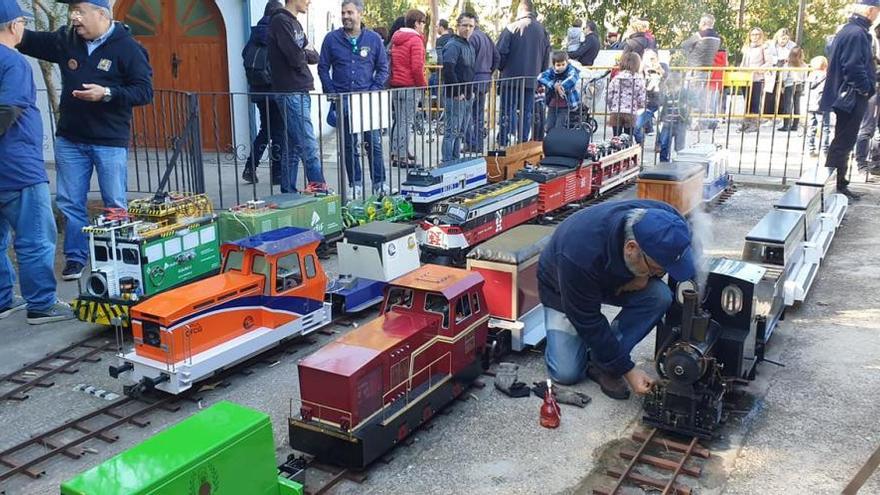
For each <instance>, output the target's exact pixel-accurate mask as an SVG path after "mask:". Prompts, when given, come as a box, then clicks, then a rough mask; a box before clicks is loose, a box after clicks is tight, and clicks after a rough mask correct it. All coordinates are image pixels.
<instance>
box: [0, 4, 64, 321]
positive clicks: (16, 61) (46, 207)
mask: <svg viewBox="0 0 880 495" xmlns="http://www.w3.org/2000/svg"><path fill="white" fill-rule="evenodd" d="M26 17H31V16H30V15H28V14H26V13H25V12H24V11H22V10H21V7H19V6H18V3H17V1H16V0H0V156H2V157H4V162H3V166H2V167H0V319H2V318H6V317H8V316H10V315H11V314H12V313H15V312H16V311H19V310H22V309H25V307H26V308H27V321H28V323H30V324H33V325H36V324H41V323H49V322H52V321H61V320H69V319H71V318H73V311H72V310H71V309H70V306H68V305H67V304H64V303H62V302H59V301H58V298H57V296H56V293H55V287H56V286H55V270H54V267H55V263H54V261H55V237H56V233H55V217H54V216H53V215H52V200H51V198H50V197H49V177H48V176H47V175H46V168H45V165H44V163H43V121H42V119H41V118H40V111H39V110H37V105H36V103H37V90H36V87H35V86H34V74H33V71H31V66H30V64H28V62H27V60H25V58H24V57H23V56H21V54H19V53H18V52H16V51H15V45H17V44H18V43H19V42H20V41H21V37H22V35H23V34H24V30H25V29H24V26H25V21H26V19H25V18H26ZM12 232H15V242H14V244H13V246H14V248H15V256H16V258H17V259H18V265H19V267H20V268H22V269H21V270H19V274H20V277H19V278H20V284H21V294H22V296H24V297H21V296H16V295H15V294H13V286H14V285H15V270H14V269H13V267H12V263H11V262H10V261H9V256H8V254H7V251H8V247H9V240H10V237H11V234H12Z"/></svg>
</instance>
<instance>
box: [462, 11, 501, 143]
mask: <svg viewBox="0 0 880 495" xmlns="http://www.w3.org/2000/svg"><path fill="white" fill-rule="evenodd" d="M477 23H478V24H477V29H475V30H474V33H473V34H472V35H471V37H470V38H468V43H470V45H471V46H472V47H473V48H474V57H475V59H474V81H477V84H476V85H474V87H475V94H474V103H473V109H472V110H473V116H472V118H471V119H470V120H469V121H468V129H467V135H466V142H467V148H468V151H473V152H477V153H481V154H482V152H483V139H484V138H485V137H486V136H485V133H486V128H485V127H486V124H485V120H486V119H485V113H486V93H488V92H489V81H491V80H492V73H493V72H495V70H496V69H498V65H500V63H501V54H499V53H498V48H496V47H495V43H493V42H492V40H491V39H490V38H489V36H488V35H486V33H484V32H483V31H481V30H480V27H479V19H478V20H477Z"/></svg>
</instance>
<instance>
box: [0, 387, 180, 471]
mask: <svg viewBox="0 0 880 495" xmlns="http://www.w3.org/2000/svg"><path fill="white" fill-rule="evenodd" d="M179 400H180V398H178V397H174V396H170V395H169V396H164V397H161V398H158V399H148V398H134V397H123V398H122V399H119V400H117V401H116V402H114V403H112V404H110V405H108V406H104V407H102V408H100V409H97V410H94V411H92V412H89V413H87V414H84V415H82V416H80V417H78V418H75V419H72V420H69V421H66V422H64V423H63V424H61V425H60V426H57V427H55V428H52V429H51V430H48V431H45V432H43V433H40V434H38V435H34V436H33V437H31V438H30V439H28V440H25V441H24V442H21V443H19V444H17V445H14V446H12V447H10V448H8V449H6V450H4V451H2V452H0V465H2V466H3V467H4V468H5V470H3V471H0V481H4V480H7V479H9V478H12V477H13V476H15V475H17V474H24V475H26V476H28V477H30V478H31V479H37V478H40V477H41V476H43V475H44V474H46V471H45V470H42V469H40V468H39V466H40V465H41V464H43V463H45V462H46V461H47V460H48V459H51V458H53V457H57V456H59V455H63V456H65V457H67V458H69V459H79V458H80V457H82V456H83V455H84V454H85V453H87V452H89V450H87V449H86V448H85V447H84V446H83V444H85V443H86V442H88V441H89V440H92V439H97V440H100V441H102V442H104V443H114V442H116V441H117V440H118V439H119V436H118V435H117V434H114V433H113V430H114V429H116V428H119V427H120V426H122V425H125V424H132V425H135V426H137V427H139V428H144V427H146V426H148V425H149V424H150V421H148V420H144V419H141V417H142V416H145V415H147V414H148V413H151V412H153V411H155V410H157V409H162V410H165V411H168V412H176V411H178V410H179V409H180V406H179V405H178V404H177V402H178V401H179Z"/></svg>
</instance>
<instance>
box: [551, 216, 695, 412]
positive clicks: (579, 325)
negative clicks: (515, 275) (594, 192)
mask: <svg viewBox="0 0 880 495" xmlns="http://www.w3.org/2000/svg"><path fill="white" fill-rule="evenodd" d="M693 251H694V249H693V247H692V242H691V232H690V229H689V228H688V225H687V222H686V221H685V220H684V218H683V217H682V216H681V215H680V214H679V213H678V212H677V211H676V210H675V209H674V208H673V207H671V206H670V205H668V204H666V203H661V202H659V201H649V200H633V201H613V202H608V203H604V204H600V205H597V206H593V207H590V208H587V209H585V210H583V211H580V212H578V213H576V214H574V215H572V216H571V217H569V218H567V219H566V220H565V221H564V222H562V223H561V224H560V225H559V227H558V228H557V229H556V232H554V234H553V237H552V238H551V240H550V243H549V244H548V245H547V247H546V248H545V249H544V251H543V252H542V253H541V258H540V262H539V264H538V289H539V292H540V296H541V302H542V303H543V304H544V311H545V313H544V322H545V326H546V328H547V349H546V351H545V354H544V358H545V360H546V363H547V369H548V371H549V372H550V377H551V378H552V379H553V380H554V381H556V382H558V383H560V384H563V385H571V384H574V383H577V382H579V381H581V380H583V379H584V378H586V377H589V378H590V379H592V380H593V381H595V382H597V383H598V384H599V386H600V387H601V389H602V392H604V393H605V394H606V395H608V396H609V397H611V398H613V399H627V398H628V397H629V390H628V389H627V384H628V385H629V388H631V389H632V390H633V392H635V393H637V394H640V395H641V394H645V393H646V392H648V391H649V390H650V389H651V386H652V385H653V380H652V379H651V378H650V377H649V376H648V374H647V373H645V372H644V371H642V370H640V369H638V368H636V367H635V364H634V363H633V362H632V360H631V359H630V352H631V351H632V349H633V347H635V346H636V344H638V343H639V342H641V341H642V339H644V338H645V337H646V336H647V335H648V334H649V333H650V332H651V329H653V328H654V326H655V325H656V324H657V323H658V322H659V321H660V318H661V317H662V316H663V315H664V314H665V313H666V310H667V309H668V308H669V305H670V304H671V303H672V291H671V290H670V289H669V287H668V286H667V284H665V283H664V282H663V281H662V280H661V278H662V277H663V276H664V275H665V274H666V273H669V276H670V277H672V278H674V279H675V280H679V281H684V280H691V279H693V278H694V277H695V275H696V268H695V264H694V252H693ZM602 304H610V305H612V306H618V307H620V308H621V310H620V313H619V314H618V315H617V317H616V318H614V320H613V321H612V322H611V323H610V324H609V323H608V320H607V319H606V318H605V316H604V315H603V314H602Z"/></svg>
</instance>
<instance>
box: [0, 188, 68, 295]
mask: <svg viewBox="0 0 880 495" xmlns="http://www.w3.org/2000/svg"><path fill="white" fill-rule="evenodd" d="M10 231H14V232H15V242H14V244H13V247H14V248H15V256H16V258H18V266H19V270H20V272H19V273H20V278H21V281H20V282H21V295H22V297H24V299H25V300H26V301H27V307H28V310H31V311H43V310H46V309H49V308H50V307H51V306H52V305H53V304H55V301H56V300H57V298H56V295H55V237H56V229H55V217H54V216H53V215H52V199H51V198H50V197H49V184H47V183H45V182H43V183H41V184H34V185H33V186H29V187H26V188H24V189H21V190H19V191H0V309H2V308H8V307H9V305H10V304H11V303H12V286H13V285H15V269H14V268H13V267H12V263H11V262H10V261H9V256H8V255H7V254H6V253H7V251H8V248H9V238H10V234H11V232H10Z"/></svg>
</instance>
